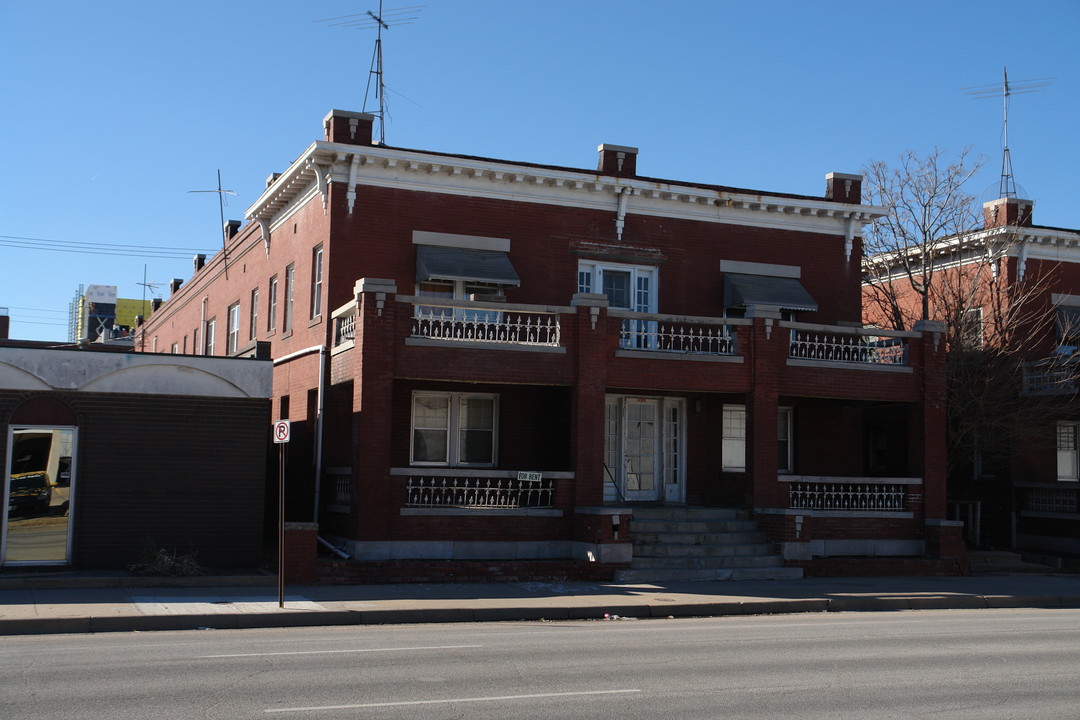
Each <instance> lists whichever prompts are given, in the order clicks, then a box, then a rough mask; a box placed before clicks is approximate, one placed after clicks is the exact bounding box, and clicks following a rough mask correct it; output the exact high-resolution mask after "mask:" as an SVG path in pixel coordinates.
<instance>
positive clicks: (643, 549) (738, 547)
mask: <svg viewBox="0 0 1080 720" xmlns="http://www.w3.org/2000/svg"><path fill="white" fill-rule="evenodd" d="M772 552H773V549H772V545H771V544H769V543H761V542H759V543H724V544H714V545H682V544H662V543H647V544H640V545H639V544H637V543H635V544H634V557H653V558H664V557H667V558H671V557H733V556H741V557H753V556H760V555H769V554H771V553H772Z"/></svg>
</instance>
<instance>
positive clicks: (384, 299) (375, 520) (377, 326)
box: [352, 278, 400, 540]
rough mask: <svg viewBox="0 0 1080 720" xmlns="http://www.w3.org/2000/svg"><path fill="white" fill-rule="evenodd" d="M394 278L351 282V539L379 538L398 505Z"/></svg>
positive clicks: (381, 536) (385, 530)
mask: <svg viewBox="0 0 1080 720" xmlns="http://www.w3.org/2000/svg"><path fill="white" fill-rule="evenodd" d="M396 292H397V286H396V285H395V284H394V281H393V280H382V279H378V278H361V279H360V280H357V281H356V287H355V293H356V312H357V317H356V336H355V341H354V342H355V346H354V352H355V353H356V377H355V380H354V381H353V443H354V457H353V505H352V522H353V537H355V538H357V539H360V540H371V539H383V538H385V537H386V536H387V533H388V532H389V529H390V527H389V518H390V517H392V516H393V515H396V514H397V511H398V509H399V507H398V505H399V504H400V503H399V501H398V498H397V496H396V495H395V493H394V492H393V486H392V483H391V479H390V426H391V422H390V418H391V416H392V405H393V395H394V343H395V331H396V327H397V319H398V314H399V313H398V311H399V309H400V308H398V303H396V302H394V301H393V294H394V293H396Z"/></svg>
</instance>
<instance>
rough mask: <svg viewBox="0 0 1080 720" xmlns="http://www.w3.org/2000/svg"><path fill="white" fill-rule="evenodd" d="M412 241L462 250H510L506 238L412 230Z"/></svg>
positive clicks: (415, 243) (417, 243)
mask: <svg viewBox="0 0 1080 720" xmlns="http://www.w3.org/2000/svg"><path fill="white" fill-rule="evenodd" d="M412 241H413V245H437V246H439V247H451V248H461V249H463V250H494V251H497V252H504V253H505V252H510V240H509V239H507V238H494V237H480V236H478V235H453V234H451V233H440V232H428V231H426V230H413V234H412Z"/></svg>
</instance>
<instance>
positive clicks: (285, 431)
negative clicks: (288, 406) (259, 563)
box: [274, 420, 291, 608]
mask: <svg viewBox="0 0 1080 720" xmlns="http://www.w3.org/2000/svg"><path fill="white" fill-rule="evenodd" d="M290 431H291V428H290V426H289V421H288V420H278V421H276V422H275V423H274V443H275V444H276V445H277V446H278V546H277V558H278V581H277V600H278V607H279V608H284V607H285V445H286V444H287V443H288V442H289V434H290Z"/></svg>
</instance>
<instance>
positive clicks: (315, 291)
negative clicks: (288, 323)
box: [311, 245, 323, 320]
mask: <svg viewBox="0 0 1080 720" xmlns="http://www.w3.org/2000/svg"><path fill="white" fill-rule="evenodd" d="M322 289H323V246H322V245H318V246H316V247H315V249H314V250H312V251H311V319H312V320H314V319H315V318H317V317H319V316H320V315H322Z"/></svg>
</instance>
